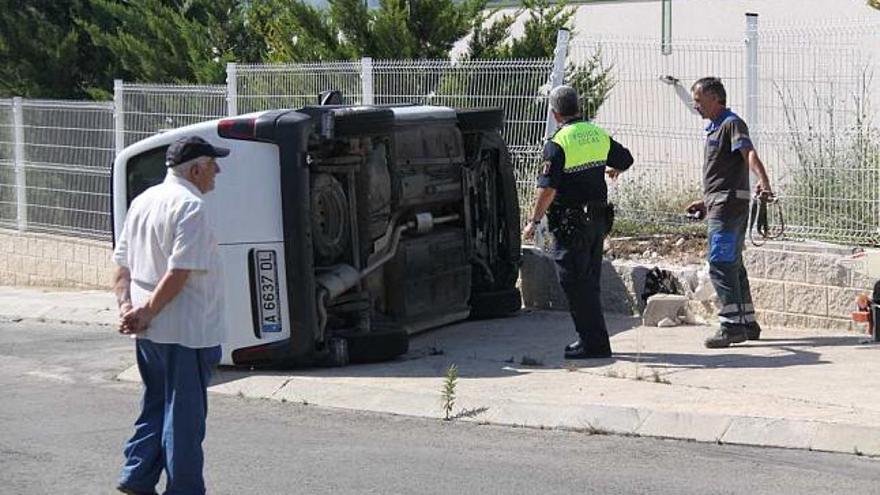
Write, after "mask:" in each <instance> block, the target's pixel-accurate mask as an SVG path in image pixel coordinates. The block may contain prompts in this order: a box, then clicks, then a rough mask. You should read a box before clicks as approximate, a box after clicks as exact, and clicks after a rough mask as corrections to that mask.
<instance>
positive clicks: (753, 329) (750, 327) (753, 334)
mask: <svg viewBox="0 0 880 495" xmlns="http://www.w3.org/2000/svg"><path fill="white" fill-rule="evenodd" d="M760 338H761V325H758V322H757V321H752V322H749V323H746V339H748V340H759V339H760Z"/></svg>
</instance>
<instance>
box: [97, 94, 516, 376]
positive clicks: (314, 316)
mask: <svg viewBox="0 0 880 495" xmlns="http://www.w3.org/2000/svg"><path fill="white" fill-rule="evenodd" d="M502 124H503V115H502V114H501V112H500V111H499V110H454V109H451V108H446V107H433V106H400V107H378V106H367V107H350V106H315V107H305V108H302V109H299V110H276V111H266V112H259V113H254V114H248V115H242V116H239V117H234V118H228V119H221V120H215V121H210V122H204V123H200V124H196V125H191V126H187V127H183V128H180V129H175V130H173V131H169V132H165V133H162V134H159V135H156V136H153V137H150V138H148V139H145V140H143V141H140V142H138V143H136V144H134V145H132V146H130V147H128V148H126V149H125V150H124V151H123V152H122V153H120V154H119V156H118V157H117V158H116V161H115V164H114V168H113V218H114V227H115V232H117V233H118V232H119V230H120V229H121V226H122V223H123V221H124V218H125V214H126V211H127V209H128V205H129V204H130V203H131V201H132V199H133V198H134V197H135V196H137V195H138V194H140V193H141V192H143V191H144V190H145V189H146V188H148V187H150V186H152V185H154V184H157V183H159V182H161V181H162V180H163V178H164V175H165V172H166V169H165V166H164V160H165V150H166V148H167V147H168V145H169V144H170V143H172V142H173V141H174V140H176V139H177V138H179V137H180V136H183V135H197V136H201V137H203V138H205V139H207V140H209V141H210V142H212V143H214V144H217V145H219V146H223V147H227V148H230V149H231V150H232V152H231V154H230V155H229V156H228V157H226V158H222V159H220V160H219V163H220V167H221V169H222V174H221V175H220V176H219V177H218V179H217V186H216V190H215V191H214V192H213V193H211V194H209V195H207V196H206V202H207V203H208V205H209V207H210V209H211V210H212V217H213V220H214V222H215V226H214V227H215V230H216V233H217V239H218V242H219V245H220V253H221V258H222V261H223V263H224V277H225V292H226V303H227V304H226V311H227V314H226V315H225V316H226V320H227V323H228V325H229V330H230V340H229V342H228V343H227V345H225V346H224V354H223V363H224V364H232V365H242V366H271V367H291V366H309V365H316V364H335V365H342V364H346V363H347V362H349V361H352V362H369V361H378V360H384V359H390V358H392V357H394V356H397V355H400V354H402V353H404V352H406V351H407V346H408V335H409V334H411V333H413V332H417V331H420V330H424V329H428V328H432V327H436V326H440V325H444V324H447V323H450V322H453V321H457V320H461V319H464V318H467V317H477V318H485V317H494V316H503V315H507V314H510V313H513V312H516V311H517V310H519V308H520V304H521V303H520V294H519V291H518V290H517V288H516V280H517V273H518V267H519V261H520V224H519V218H520V217H519V206H518V201H517V194H516V184H515V180H514V173H513V169H512V165H511V163H510V159H509V155H508V151H507V147H506V145H505V143H504V141H503V140H502V138H501V136H500V134H499V129H500V128H501V126H502Z"/></svg>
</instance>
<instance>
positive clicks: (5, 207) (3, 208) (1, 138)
mask: <svg viewBox="0 0 880 495" xmlns="http://www.w3.org/2000/svg"><path fill="white" fill-rule="evenodd" d="M14 146H15V142H14V136H13V117H12V100H0V227H14V226H15V224H16V193H15V162H14V161H13V160H14V156H13V148H14Z"/></svg>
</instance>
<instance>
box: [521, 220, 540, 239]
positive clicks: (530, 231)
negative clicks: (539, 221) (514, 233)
mask: <svg viewBox="0 0 880 495" xmlns="http://www.w3.org/2000/svg"><path fill="white" fill-rule="evenodd" d="M536 227H537V225H536V224H535V222H529V224H528V225H526V228H525V229H523V239H525V240H527V241H531V240H532V239H534V238H535V229H536Z"/></svg>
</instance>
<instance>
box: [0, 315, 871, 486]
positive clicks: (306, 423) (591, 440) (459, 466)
mask: <svg viewBox="0 0 880 495" xmlns="http://www.w3.org/2000/svg"><path fill="white" fill-rule="evenodd" d="M132 348H133V344H132V342H131V341H130V340H128V339H127V338H125V337H120V336H118V335H115V334H114V333H113V331H112V329H110V328H107V327H99V326H76V325H66V324H47V323H39V322H8V321H6V322H0V397H2V399H0V494H17V495H18V494H21V495H31V494H47V493H64V494H104V493H115V491H114V490H113V486H114V481H115V477H116V473H117V470H118V468H119V466H120V462H121V448H122V443H123V442H124V441H125V439H126V437H127V436H128V435H129V433H130V431H131V422H132V421H133V419H134V417H135V415H136V412H137V406H138V398H139V386H137V385H135V384H130V383H122V382H118V381H116V380H115V379H114V377H115V375H116V374H117V373H119V372H120V371H122V370H123V369H124V368H126V367H127V366H129V365H130V364H131V363H132V362H133V356H132ZM210 401H211V403H210V408H211V410H210V419H209V425H208V439H207V441H206V455H207V472H206V477H207V481H208V486H209V493H213V494H272V495H278V494H325V493H326V494H331V493H332V494H364V493H381V494H435V493H436V494H441V493H442V494H447V493H448V494H474V493H479V494H493V493H499V494H500V493H504V494H510V493H516V494H530V493H535V494H552V493H578V494H581V493H593V494H617V493H619V494H639V493H645V494H648V493H649V494H652V495H661V494H676V495H681V494H701V495H704V494H716V493H748V494H764V493H767V494H771V493H772V494H779V493H785V494H804V493H811V494H820V493H835V494H836V493H844V494H847V495H855V494H877V493H880V460H877V459H867V458H863V457H857V456H855V455H835V454H824V453H817V452H805V451H793V450H777V449H756V448H746V447H735V446H727V445H710V444H699V443H691V442H679V441H664V440H654V439H642V438H626V437H615V436H602V435H588V434H585V433H575V432H564V431H544V430H531V429H518V428H506V427H494V426H485V425H476V424H471V423H463V422H451V423H446V422H442V421H432V420H425V419H414V418H406V417H399V416H385V415H377V414H367V413H360V412H353V411H342V410H331V409H323V408H319V407H316V406H310V405H302V404H290V403H278V402H273V401H265V400H248V399H243V398H239V397H228V396H220V395H212V396H211V397H210Z"/></svg>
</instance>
